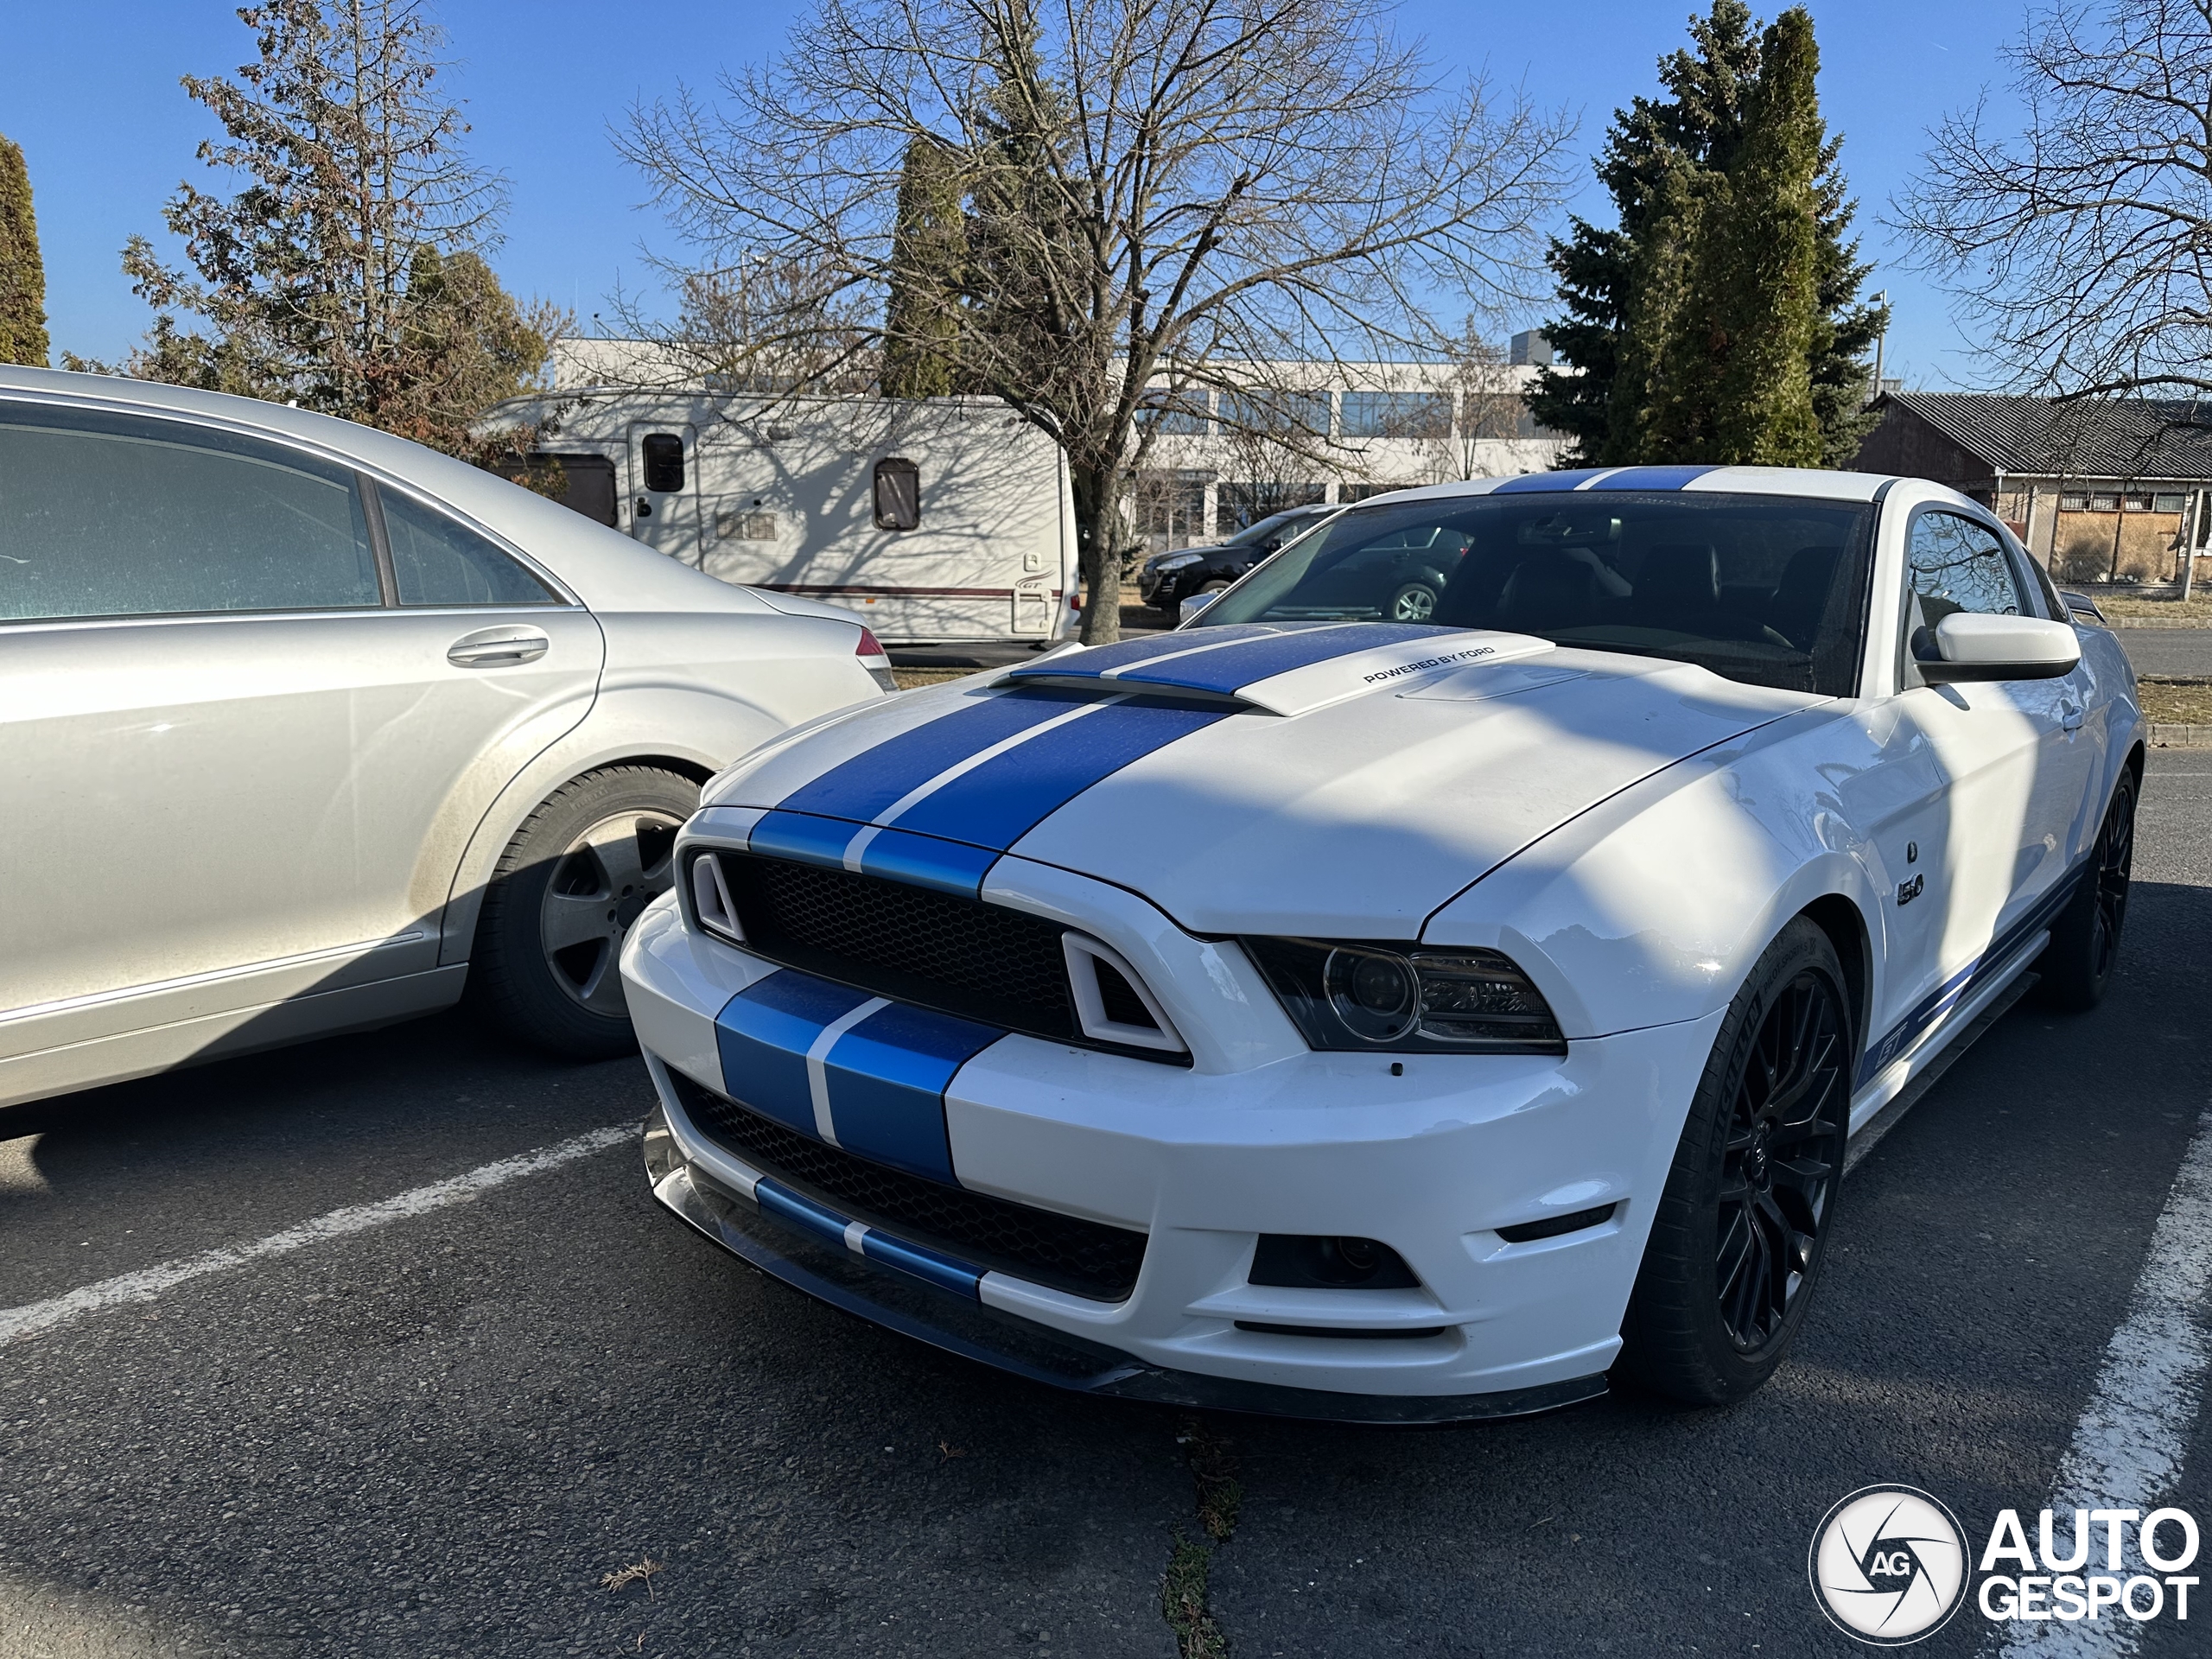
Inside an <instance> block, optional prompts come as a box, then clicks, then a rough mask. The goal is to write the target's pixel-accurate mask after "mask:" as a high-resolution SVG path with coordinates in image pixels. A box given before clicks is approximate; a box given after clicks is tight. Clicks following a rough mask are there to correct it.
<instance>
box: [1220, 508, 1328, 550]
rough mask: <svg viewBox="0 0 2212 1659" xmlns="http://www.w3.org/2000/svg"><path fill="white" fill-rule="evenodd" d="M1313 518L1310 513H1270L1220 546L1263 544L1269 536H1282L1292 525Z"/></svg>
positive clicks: (1246, 526)
mask: <svg viewBox="0 0 2212 1659" xmlns="http://www.w3.org/2000/svg"><path fill="white" fill-rule="evenodd" d="M1312 517H1313V514H1312V513H1308V512H1297V511H1295V510H1293V511H1291V512H1276V513H1270V514H1269V515H1268V517H1266V518H1262V519H1261V520H1260V521H1259V522H1258V523H1257V524H1247V525H1245V526H1244V528H1243V529H1242V530H1240V531H1237V532H1236V534H1235V535H1234V536H1231V537H1230V538H1229V539H1228V540H1227V541H1225V542H1224V543H1222V545H1223V546H1224V547H1249V546H1251V545H1252V543H1255V542H1263V541H1265V540H1267V538H1268V537H1270V536H1280V535H1282V534H1283V533H1284V532H1286V531H1288V530H1289V529H1290V528H1291V527H1292V526H1293V525H1294V524H1297V523H1298V522H1299V521H1300V519H1302V518H1312Z"/></svg>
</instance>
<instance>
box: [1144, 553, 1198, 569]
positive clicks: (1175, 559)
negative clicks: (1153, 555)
mask: <svg viewBox="0 0 2212 1659" xmlns="http://www.w3.org/2000/svg"><path fill="white" fill-rule="evenodd" d="M1196 563H1198V555H1197V554H1195V553H1171V554H1169V555H1168V556H1166V558H1164V559H1155V560H1154V561H1153V566H1152V568H1153V569H1155V570H1180V569H1185V567H1187V566H1190V565H1193V564H1196Z"/></svg>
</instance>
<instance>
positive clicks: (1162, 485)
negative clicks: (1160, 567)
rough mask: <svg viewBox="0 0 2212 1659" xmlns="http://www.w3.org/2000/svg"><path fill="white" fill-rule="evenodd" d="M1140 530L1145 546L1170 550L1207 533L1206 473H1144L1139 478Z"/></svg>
mask: <svg viewBox="0 0 2212 1659" xmlns="http://www.w3.org/2000/svg"><path fill="white" fill-rule="evenodd" d="M1133 505H1135V509H1136V521H1137V523H1136V529H1137V534H1138V535H1139V536H1141V537H1143V538H1144V544H1145V550H1146V551H1147V552H1151V553H1166V552H1168V551H1171V550H1173V549H1175V548H1179V547H1189V546H1190V545H1191V544H1192V543H1194V542H1196V541H1198V539H1199V538H1200V537H1203V536H1204V535H1205V527H1206V484H1205V478H1204V477H1203V476H1195V477H1194V476H1192V475H1191V474H1183V473H1143V474H1139V475H1138V478H1137V485H1136V499H1135V503H1134V504H1133Z"/></svg>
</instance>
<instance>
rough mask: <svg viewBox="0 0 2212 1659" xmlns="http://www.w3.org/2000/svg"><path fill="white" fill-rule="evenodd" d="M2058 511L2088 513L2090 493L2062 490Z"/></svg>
mask: <svg viewBox="0 0 2212 1659" xmlns="http://www.w3.org/2000/svg"><path fill="white" fill-rule="evenodd" d="M2058 510H2059V511H2060V512H2088V510H2089V493H2088V491H2087V490H2061V491H2060V492H2059V493H2058Z"/></svg>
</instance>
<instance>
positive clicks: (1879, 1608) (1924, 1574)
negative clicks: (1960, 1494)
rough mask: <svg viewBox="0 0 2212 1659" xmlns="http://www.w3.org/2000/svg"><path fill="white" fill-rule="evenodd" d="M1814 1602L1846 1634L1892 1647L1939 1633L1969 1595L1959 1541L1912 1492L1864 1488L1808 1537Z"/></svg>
mask: <svg viewBox="0 0 2212 1659" xmlns="http://www.w3.org/2000/svg"><path fill="white" fill-rule="evenodd" d="M1806 1565H1807V1571H1808V1573H1810V1575H1811V1577H1812V1580H1813V1599H1814V1600H1815V1601H1817V1602H1819V1603H1820V1605H1821V1611H1822V1612H1824V1613H1826V1614H1827V1616H1828V1618H1829V1621H1830V1622H1831V1623H1833V1624H1834V1625H1835V1626H1836V1628H1837V1629H1839V1630H1841V1631H1843V1633H1844V1634H1845V1635H1847V1636H1850V1637H1856V1638H1857V1639H1858V1640H1859V1641H1861V1642H1869V1643H1873V1644H1874V1645H1875V1646H1877V1647H1883V1648H1898V1647H1903V1646H1904V1645H1905V1644H1906V1643H1909V1642H1917V1641H1919V1640H1921V1638H1922V1637H1928V1636H1933V1635H1934V1634H1935V1633H1936V1631H1937V1630H1941V1629H1942V1627H1943V1625H1944V1624H1945V1622H1946V1621H1948V1619H1949V1618H1950V1617H1951V1615H1952V1614H1954V1613H1955V1612H1957V1611H1959V1605H1960V1604H1961V1602H1963V1601H1965V1599H1966V1596H1967V1551H1966V1541H1965V1535H1963V1534H1961V1532H1960V1530H1959V1523H1958V1522H1957V1521H1956V1520H1955V1519H1954V1518H1953V1516H1952V1514H1951V1512H1950V1511H1949V1510H1947V1509H1945V1508H1944V1507H1943V1506H1942V1504H1941V1503H1938V1502H1936V1499H1934V1498H1932V1497H1929V1495H1928V1494H1927V1493H1925V1492H1923V1491H1920V1490H1919V1489H1918V1488H1916V1487H1912V1486H1862V1487H1861V1488H1859V1491H1855V1492H1853V1493H1852V1495H1851V1496H1850V1497H1847V1498H1845V1499H1844V1500H1843V1502H1842V1503H1839V1504H1837V1505H1836V1506H1835V1507H1834V1509H1832V1510H1829V1511H1828V1512H1827V1516H1826V1518H1824V1519H1823V1520H1822V1521H1821V1524H1820V1525H1819V1526H1818V1527H1816V1528H1815V1529H1814V1531H1813V1548H1812V1551H1811V1554H1810V1557H1809V1559H1808V1561H1807V1564H1806Z"/></svg>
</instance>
